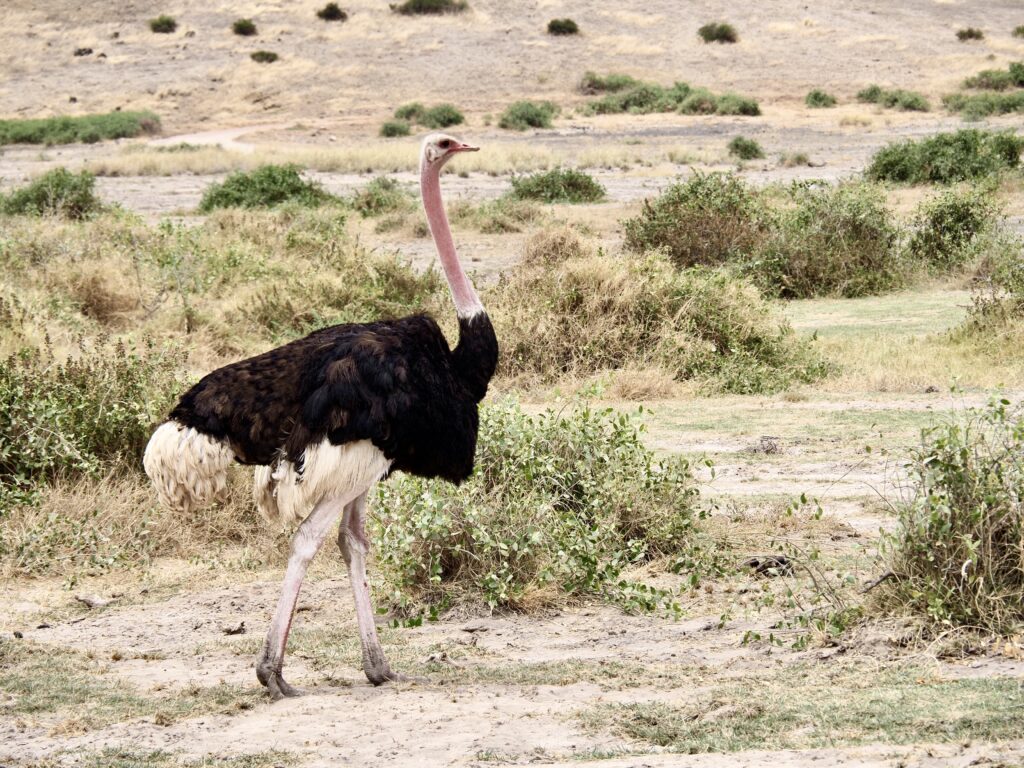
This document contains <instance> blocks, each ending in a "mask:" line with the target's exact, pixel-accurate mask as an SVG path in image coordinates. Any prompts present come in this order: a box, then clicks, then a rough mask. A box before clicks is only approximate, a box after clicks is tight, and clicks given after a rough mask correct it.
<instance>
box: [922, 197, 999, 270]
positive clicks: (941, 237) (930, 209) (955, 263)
mask: <svg viewBox="0 0 1024 768" xmlns="http://www.w3.org/2000/svg"><path fill="white" fill-rule="evenodd" d="M998 216H999V209H998V207H997V206H996V204H995V201H994V200H993V198H992V195H991V193H990V192H989V191H987V190H981V189H977V188H968V189H965V190H957V189H951V190H946V191H944V192H942V193H941V194H940V195H938V196H937V197H935V198H933V199H931V200H926V201H925V202H924V203H922V204H921V205H920V206H919V207H918V209H917V211H916V212H915V214H914V218H913V222H912V229H913V234H912V235H911V236H910V240H909V242H908V243H907V249H908V253H909V255H910V256H911V258H913V259H914V260H916V261H917V262H919V263H921V264H925V265H927V266H928V267H929V268H930V269H931V270H932V271H935V272H950V271H953V270H956V269H961V268H963V267H964V266H967V265H968V264H970V263H971V262H972V261H974V260H975V257H976V256H977V255H978V248H979V246H980V245H982V244H983V239H984V236H985V235H986V234H988V233H989V232H991V231H992V230H993V228H994V227H995V226H996V222H997V219H998Z"/></svg>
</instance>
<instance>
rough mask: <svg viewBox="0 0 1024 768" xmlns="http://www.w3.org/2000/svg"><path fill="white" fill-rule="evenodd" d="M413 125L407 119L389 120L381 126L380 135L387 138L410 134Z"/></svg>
mask: <svg viewBox="0 0 1024 768" xmlns="http://www.w3.org/2000/svg"><path fill="white" fill-rule="evenodd" d="M410 130H411V126H410V125H409V124H408V123H407V122H405V120H388V121H387V122H385V123H384V124H383V125H381V127H380V135H381V136H383V137H384V138H386V139H393V138H395V137H397V136H408V135H409V132H410Z"/></svg>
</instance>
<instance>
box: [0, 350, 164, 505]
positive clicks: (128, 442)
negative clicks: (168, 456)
mask: <svg viewBox="0 0 1024 768" xmlns="http://www.w3.org/2000/svg"><path fill="white" fill-rule="evenodd" d="M181 364H182V361H181V360H180V359H179V358H178V356H176V355H168V354H166V353H161V352H158V351H157V350H156V348H155V347H153V346H152V345H146V346H144V347H142V348H141V349H135V348H132V347H129V346H125V345H124V344H122V343H121V342H113V341H109V340H101V341H99V342H97V343H96V344H95V346H92V345H86V344H84V343H83V344H82V347H81V349H80V350H79V353H78V354H77V355H75V356H74V357H72V358H71V359H69V360H67V361H62V360H59V359H58V358H56V357H55V355H54V353H53V351H52V350H51V349H50V348H49V347H48V346H46V347H43V348H42V349H37V350H25V351H23V352H22V353H20V354H18V355H13V356H11V357H9V358H7V359H6V360H0V508H3V507H4V506H5V502H7V501H12V500H13V501H21V502H26V501H31V500H32V499H33V497H34V495H35V493H36V492H37V491H38V487H39V485H40V484H42V483H45V482H48V481H50V480H54V479H56V478H68V477H75V476H76V475H82V474H92V475H96V474H98V473H100V472H104V471H108V470H110V469H125V468H135V469H141V466H140V457H141V456H142V452H143V450H144V449H145V447H146V442H147V441H148V440H149V436H150V434H151V432H152V429H153V427H154V426H155V425H156V423H157V422H159V421H160V420H161V419H162V418H163V417H164V416H165V415H166V413H167V411H168V409H169V408H170V405H171V403H172V402H173V400H174V397H175V396H176V395H177V394H180V391H181V389H182V387H183V384H184V376H183V374H182V366H181ZM5 497H6V498H5Z"/></svg>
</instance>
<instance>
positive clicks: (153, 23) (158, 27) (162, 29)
mask: <svg viewBox="0 0 1024 768" xmlns="http://www.w3.org/2000/svg"><path fill="white" fill-rule="evenodd" d="M177 28H178V22H177V21H175V20H174V17H172V16H166V15H164V16H157V17H156V18H155V19H150V20H149V29H150V31H151V32H156V33H157V34H161V35H169V34H171V33H172V32H174V30H176V29H177Z"/></svg>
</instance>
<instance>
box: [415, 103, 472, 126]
mask: <svg viewBox="0 0 1024 768" xmlns="http://www.w3.org/2000/svg"><path fill="white" fill-rule="evenodd" d="M464 121H465V118H464V117H463V116H462V113H461V112H459V110H458V109H456V108H455V106H454V105H452V104H438V105H437V106H436V107H431V108H430V109H427V110H424V112H423V114H422V115H421V116H420V117H419V118H418V122H419V123H420V124H422V125H425V126H426V127H427V128H432V129H438V128H447V127H448V126H451V125H460V124H461V123H463V122H464Z"/></svg>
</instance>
